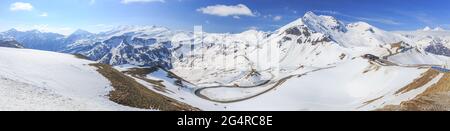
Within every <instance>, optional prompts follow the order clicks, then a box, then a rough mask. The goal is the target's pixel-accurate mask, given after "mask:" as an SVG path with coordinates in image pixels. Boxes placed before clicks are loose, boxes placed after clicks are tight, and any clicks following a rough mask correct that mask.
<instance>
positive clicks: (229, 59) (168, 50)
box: [0, 12, 450, 111]
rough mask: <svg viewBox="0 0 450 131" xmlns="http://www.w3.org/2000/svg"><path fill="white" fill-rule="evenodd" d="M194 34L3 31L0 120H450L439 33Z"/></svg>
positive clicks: (324, 23)
mask: <svg viewBox="0 0 450 131" xmlns="http://www.w3.org/2000/svg"><path fill="white" fill-rule="evenodd" d="M199 29H200V28H198V27H196V29H195V31H193V32H191V31H176V30H171V29H168V28H165V27H161V26H119V27H115V28H113V29H112V30H109V31H105V32H101V33H90V32H88V31H84V30H77V31H75V32H74V33H72V34H70V35H61V34H57V33H48V32H41V31H37V30H32V31H18V30H15V29H11V30H8V31H5V32H1V33H0V61H1V62H0V110H171V111H172V110H183V111H197V110H226V111H228V110H232V111H235V110H246V111H248V110H251V111H254V110H263V111H264V110H282V111H284V110H288V111H299V110H363V111H366V110H395V111H397V110H450V72H449V64H450V31H447V30H443V29H439V28H436V29H431V28H426V29H423V30H416V31H385V30H383V29H380V28H377V27H374V26H372V25H370V24H368V23H365V22H355V23H347V24H346V23H344V22H342V21H340V20H338V19H336V18H334V17H333V16H325V15H317V14H315V13H313V12H307V13H306V14H305V15H304V16H303V17H301V18H298V19H297V20H295V21H292V22H291V23H289V24H287V25H285V26H282V27H281V28H279V29H277V30H274V31H270V32H265V31H258V30H248V31H244V32H242V33H237V34H230V33H207V32H203V31H201V30H199Z"/></svg>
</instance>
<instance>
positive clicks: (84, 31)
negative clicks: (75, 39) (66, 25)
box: [71, 29, 93, 35]
mask: <svg viewBox="0 0 450 131" xmlns="http://www.w3.org/2000/svg"><path fill="white" fill-rule="evenodd" d="M91 34H93V33H91V32H89V31H86V30H82V29H78V30H76V31H75V32H73V33H72V34H71V35H91Z"/></svg>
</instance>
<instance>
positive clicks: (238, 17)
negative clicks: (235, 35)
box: [233, 15, 241, 19]
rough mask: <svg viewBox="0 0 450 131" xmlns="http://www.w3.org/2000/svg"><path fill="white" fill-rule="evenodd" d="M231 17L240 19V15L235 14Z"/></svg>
mask: <svg viewBox="0 0 450 131" xmlns="http://www.w3.org/2000/svg"><path fill="white" fill-rule="evenodd" d="M233 18H235V19H240V18H241V17H239V16H237V15H235V16H233Z"/></svg>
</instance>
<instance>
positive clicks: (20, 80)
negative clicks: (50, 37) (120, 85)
mask: <svg viewBox="0 0 450 131" xmlns="http://www.w3.org/2000/svg"><path fill="white" fill-rule="evenodd" d="M0 61H1V62H0V110H136V109H134V108H130V107H125V106H122V105H119V104H116V103H114V102H112V101H110V100H109V98H108V97H107V95H108V93H109V91H111V90H112V87H111V86H110V82H109V81H108V80H107V79H106V78H104V77H103V76H102V75H101V74H99V73H98V72H97V71H96V69H95V68H94V67H92V66H90V65H88V64H91V63H93V62H92V61H88V60H83V59H79V58H76V57H75V56H73V55H68V54H61V53H54V52H47V51H37V50H30V49H13V48H4V47H0Z"/></svg>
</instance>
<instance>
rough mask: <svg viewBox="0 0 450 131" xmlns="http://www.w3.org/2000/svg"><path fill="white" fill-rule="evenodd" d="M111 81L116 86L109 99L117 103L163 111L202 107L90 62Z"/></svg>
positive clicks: (189, 109)
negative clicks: (165, 94)
mask: <svg viewBox="0 0 450 131" xmlns="http://www.w3.org/2000/svg"><path fill="white" fill-rule="evenodd" d="M90 65H91V66H94V67H96V68H97V71H98V72H99V73H100V74H102V75H103V76H104V77H105V78H107V79H108V80H109V81H110V82H111V86H112V87H113V88H114V90H113V91H111V92H110V93H109V95H108V96H109V99H110V100H111V101H114V102H116V103H119V104H122V105H126V106H131V107H136V108H143V109H158V110H163V111H198V110H200V109H198V108H196V107H192V106H190V105H188V104H185V103H182V102H179V101H177V100H175V99H172V98H169V97H167V96H164V95H161V94H158V93H156V92H154V91H152V90H150V89H147V87H145V86H144V85H141V84H140V83H138V82H137V81H136V80H134V79H133V78H131V77H128V76H127V75H125V74H123V73H121V72H120V71H117V70H115V69H114V68H112V67H111V66H109V65H106V64H99V63H96V64H90Z"/></svg>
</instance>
